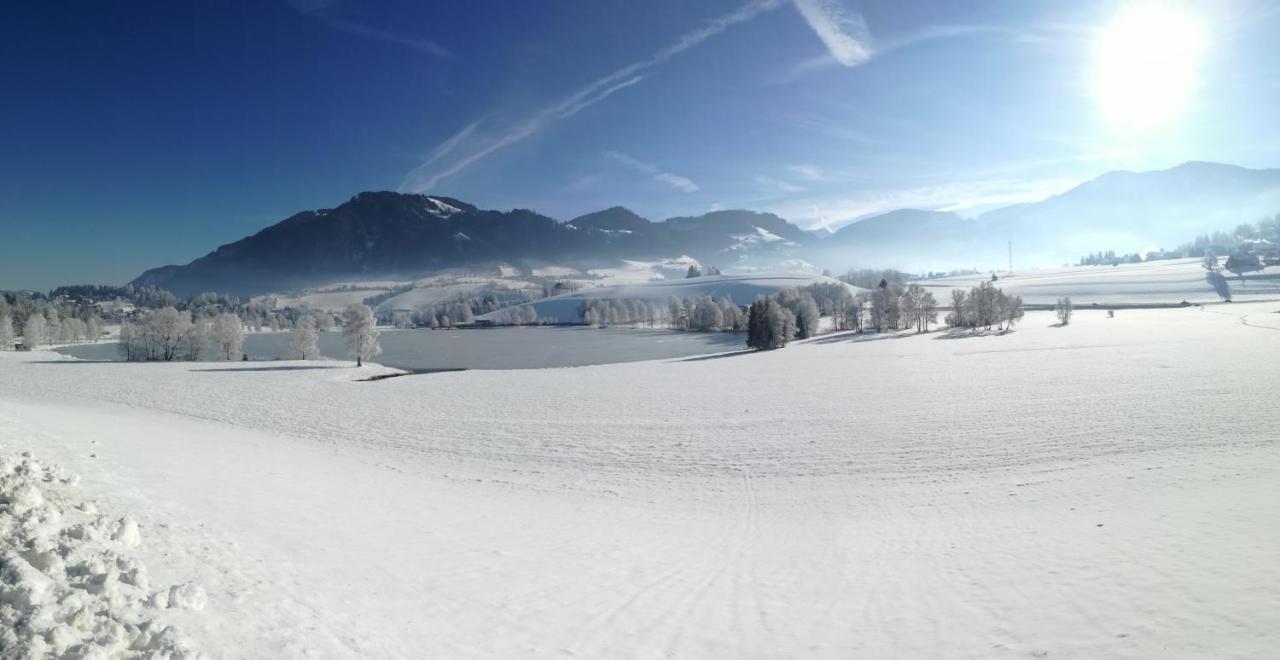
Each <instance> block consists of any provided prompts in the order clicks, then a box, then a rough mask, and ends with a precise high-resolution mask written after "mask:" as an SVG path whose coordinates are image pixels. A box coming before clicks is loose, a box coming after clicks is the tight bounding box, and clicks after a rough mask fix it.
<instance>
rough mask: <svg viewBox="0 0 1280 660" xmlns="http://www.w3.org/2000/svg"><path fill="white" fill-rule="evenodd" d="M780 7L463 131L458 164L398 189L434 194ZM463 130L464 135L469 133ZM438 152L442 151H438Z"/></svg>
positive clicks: (706, 31) (422, 170) (730, 20)
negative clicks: (521, 112) (499, 121)
mask: <svg viewBox="0 0 1280 660" xmlns="http://www.w3.org/2000/svg"><path fill="white" fill-rule="evenodd" d="M781 5H782V0H752V1H751V2H748V3H747V4H745V5H743V6H742V7H740V8H738V9H737V10H736V11H733V12H730V13H728V14H725V15H722V16H719V17H717V18H715V19H713V20H712V21H710V22H709V23H707V24H706V25H704V26H702V27H700V28H698V29H697V30H693V31H692V32H689V33H687V34H684V35H682V36H681V37H680V38H678V39H676V41H675V42H674V43H672V44H671V45H669V46H667V47H665V48H662V49H659V50H657V51H655V52H654V53H653V54H652V55H650V56H649V57H647V58H645V59H643V60H640V61H639V62H635V63H632V64H629V65H627V66H625V67H622V68H621V69H618V70H616V71H614V72H613V73H610V74H609V75H606V76H604V77H602V78H598V79H596V80H594V81H592V82H591V83H589V84H587V85H586V86H584V87H582V88H581V89H579V90H578V91H576V92H574V93H572V94H570V95H568V96H566V97H564V98H563V99H560V100H559V101H557V102H556V103H553V104H551V105H549V106H547V107H545V108H543V109H542V110H540V111H539V112H537V113H535V114H533V115H532V116H530V117H528V118H526V119H524V120H522V121H519V122H516V123H514V124H511V125H509V126H506V127H503V128H501V129H500V130H498V131H497V132H496V133H495V134H483V133H482V132H479V131H477V130H476V129H472V131H471V132H469V133H468V134H467V135H465V136H463V137H462V138H459V135H461V134H462V132H463V131H459V132H458V133H456V134H454V136H453V137H451V138H449V140H446V142H449V141H455V142H456V143H455V144H454V145H452V148H451V149H450V150H449V151H451V152H452V151H456V152H458V154H459V155H458V156H457V157H456V159H454V160H453V161H452V162H449V163H448V164H447V165H444V166H443V167H440V168H438V169H437V168H433V167H428V166H429V165H432V163H429V162H424V163H423V164H422V165H419V166H418V167H417V168H414V170H413V171H411V172H409V173H408V174H407V175H405V179H404V181H403V183H401V185H400V189H401V190H402V191H405V190H407V191H411V192H423V191H425V190H428V189H431V188H434V187H435V186H436V185H437V184H438V183H440V181H442V180H444V179H446V178H448V177H451V176H453V175H455V174H457V173H459V172H461V171H462V170H464V169H466V168H467V167H469V166H471V165H473V164H475V163H476V162H478V161H480V160H482V159H484V158H486V157H488V156H489V155H491V154H493V153H494V152H497V151H499V150H500V149H503V148H505V147H508V146H511V145H512V144H515V143H517V142H520V141H522V140H525V139H527V138H529V137H531V136H533V135H535V134H537V133H538V132H540V131H542V130H543V129H544V128H546V127H547V126H548V125H550V124H552V123H554V122H556V121H559V120H561V119H565V118H567V117H571V116H573V115H574V114H576V113H578V112H580V111H582V110H584V109H586V108H588V107H591V106H593V105H595V104H597V103H599V102H601V101H603V100H605V99H606V98H608V97H609V96H610V95H612V94H614V93H615V92H618V91H620V90H622V89H626V88H627V87H630V86H632V85H635V84H637V83H639V82H640V81H641V80H643V79H644V77H645V71H647V70H649V69H651V68H653V67H655V66H658V65H659V64H662V63H664V62H666V61H667V60H669V59H671V58H673V57H675V56H676V55H679V54H680V53H683V52H684V51H686V50H689V49H690V48H693V47H694V46H697V45H698V44H700V43H702V42H704V41H706V40H707V39H710V38H711V37H714V36H716V35H718V34H720V33H721V32H724V31H725V30H726V29H728V28H729V27H732V26H734V25H737V24H739V23H744V22H746V21H749V20H751V19H752V18H755V17H756V16H757V15H758V14H760V13H761V12H764V11H768V10H771V9H774V8H777V7H779V6H781ZM463 130H464V131H465V130H466V129H463ZM455 139H456V140H455ZM436 150H439V147H437V149H436ZM434 151H435V150H433V152H434ZM690 183H692V182H690ZM695 189H696V186H695Z"/></svg>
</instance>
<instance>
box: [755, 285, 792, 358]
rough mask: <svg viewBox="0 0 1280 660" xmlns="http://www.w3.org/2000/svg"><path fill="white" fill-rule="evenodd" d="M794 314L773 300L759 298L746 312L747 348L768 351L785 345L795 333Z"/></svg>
mask: <svg viewBox="0 0 1280 660" xmlns="http://www.w3.org/2000/svg"><path fill="white" fill-rule="evenodd" d="M795 318H796V317H795V314H793V313H792V312H791V311H790V310H788V309H785V308H784V307H783V306H782V305H780V304H778V302H777V301H776V300H774V299H773V298H760V299H759V300H756V301H755V302H754V303H751V308H750V310H749V311H748V312H747V347H748V348H754V349H756V350H770V349H774V348H782V347H783V346H786V345H787V342H788V341H790V340H791V338H792V337H793V336H795V333H796V327H795V322H796V321H795Z"/></svg>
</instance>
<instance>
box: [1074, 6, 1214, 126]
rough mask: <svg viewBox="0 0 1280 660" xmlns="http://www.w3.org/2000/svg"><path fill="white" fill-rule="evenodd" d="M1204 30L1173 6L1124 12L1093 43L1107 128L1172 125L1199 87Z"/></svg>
mask: <svg viewBox="0 0 1280 660" xmlns="http://www.w3.org/2000/svg"><path fill="white" fill-rule="evenodd" d="M1205 46H1206V43H1205V30H1204V27H1203V26H1202V25H1201V24H1200V23H1199V22H1198V21H1197V20H1196V18H1195V17H1194V16H1192V15H1191V14H1188V13H1186V12H1184V11H1181V10H1179V9H1178V8H1176V7H1174V6H1171V5H1169V4H1157V3H1150V2H1149V3H1143V4H1134V5H1130V6H1128V7H1126V8H1124V9H1123V10H1121V11H1120V13H1119V14H1117V15H1116V16H1115V17H1114V18H1112V19H1111V21H1110V22H1108V23H1107V24H1106V25H1105V26H1104V27H1103V28H1102V29H1101V30H1100V31H1099V33H1098V37H1097V41H1096V42H1095V43H1094V53H1093V55H1094V61H1093V67H1094V95H1095V97H1096V100H1097V102H1098V107H1099V110H1100V111H1101V114H1102V117H1103V118H1104V120H1105V121H1106V123H1107V124H1108V126H1110V127H1112V128H1114V129H1118V130H1121V131H1127V132H1150V131H1154V130H1157V129H1161V128H1166V127H1168V126H1169V125H1171V124H1172V123H1173V122H1174V121H1175V120H1176V119H1177V118H1178V117H1179V116H1180V115H1182V113H1183V112H1184V111H1185V110H1186V108H1187V106H1188V104H1189V103H1190V102H1191V100H1192V96H1193V94H1194V93H1195V88H1196V86H1197V76H1198V69H1199V65H1200V60H1201V57H1202V55H1203V53H1204V51H1205Z"/></svg>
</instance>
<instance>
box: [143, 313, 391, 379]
mask: <svg viewBox="0 0 1280 660" xmlns="http://www.w3.org/2000/svg"><path fill="white" fill-rule="evenodd" d="M338 325H340V326H341V328H342V334H343V337H344V339H345V340H346V344H347V350H348V353H349V354H350V355H351V356H352V357H354V358H355V359H356V364H357V366H360V365H362V364H363V362H364V360H368V359H370V358H373V357H375V356H377V355H379V354H380V353H381V352H382V346H381V343H380V342H379V340H378V332H377V321H376V319H375V318H374V315H373V310H372V309H370V308H369V307H368V306H367V305H362V304H354V305H350V306H348V307H347V308H346V309H345V310H343V312H342V314H341V316H340V321H339V322H338ZM246 327H247V326H246V325H245V323H244V320H243V319H241V318H240V317H239V316H237V315H235V314H232V313H230V312H224V313H221V314H217V315H214V316H200V315H198V314H195V313H193V312H192V311H191V310H179V309H177V308H174V307H164V308H161V309H153V310H147V311H146V312H144V313H143V314H141V315H138V316H136V317H134V318H131V319H129V320H126V321H125V322H124V323H123V324H121V326H120V342H119V349H120V353H121V355H122V356H123V357H124V358H125V359H126V360H129V361H132V362H148V361H162V362H171V361H175V360H190V361H197V360H247V359H248V355H246V354H245V353H244V334H245V329H246ZM325 329H326V328H324V327H322V324H321V322H320V321H319V320H318V318H317V317H316V316H312V315H302V316H300V317H298V318H297V319H296V320H295V321H293V322H292V329H291V330H290V332H289V351H290V355H289V356H288V357H292V358H295V359H299V360H311V359H315V358H317V357H320V333H321V332H323V331H324V330H325Z"/></svg>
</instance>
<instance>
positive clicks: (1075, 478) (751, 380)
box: [0, 304, 1280, 658]
mask: <svg viewBox="0 0 1280 660" xmlns="http://www.w3.org/2000/svg"><path fill="white" fill-rule="evenodd" d="M1277 309H1280V305H1276V304H1248V305H1244V304H1241V305H1236V306H1235V307H1226V306H1218V307H1214V308H1212V309H1209V308H1206V309H1204V310H1201V309H1197V308H1189V309H1171V310H1141V311H1123V312H1120V313H1119V314H1117V316H1116V318H1114V319H1107V318H1105V316H1104V315H1103V314H1101V313H1094V312H1090V311H1087V310H1084V311H1080V312H1078V314H1077V318H1076V319H1074V320H1073V323H1072V325H1071V326H1068V327H1066V328H1052V327H1049V325H1050V323H1051V320H1050V317H1049V315H1048V314H1047V313H1036V312H1033V313H1031V314H1029V315H1028V317H1027V319H1026V321H1025V322H1024V323H1023V324H1022V325H1021V326H1019V328H1018V330H1017V332H1014V333H1012V334H1010V335H1006V336H1000V337H996V336H989V337H962V338H948V335H946V334H945V333H931V334H930V335H925V336H911V335H905V334H904V335H903V336H893V337H876V336H874V335H864V336H849V335H844V336H841V335H833V336H826V337H821V338H818V339H816V340H813V341H809V342H803V343H799V344H795V345H793V346H791V347H788V348H786V349H783V350H781V351H775V352H771V353H767V354H737V353H730V354H726V355H725V356H720V357H713V358H694V359H686V360H672V361H657V362H643V363H632V364H618V365H604V366H595V367H582V368H570V369H547V370H527V371H472V372H462V373H449V374H435V375H429V376H409V377H405V378H392V379H386V380H381V381H377V382H356V379H357V378H363V377H366V376H369V375H373V374H375V373H382V372H385V371H386V370H384V369H382V368H380V367H375V366H367V367H365V368H363V369H361V370H357V369H354V368H352V367H350V366H349V363H332V362H312V363H272V364H271V365H266V366H264V365H240V364H226V363H223V364H216V363H214V364H191V363H181V364H104V363H88V362H78V361H74V360H64V359H60V358H59V357H58V356H55V355H54V354H52V353H32V354H15V353H7V354H0V445H2V446H3V451H4V452H5V453H13V452H21V451H33V452H35V455H36V456H37V457H38V458H39V459H41V460H42V461H45V460H47V461H49V462H50V463H53V464H57V465H60V466H62V467H63V468H64V469H65V470H66V471H68V472H75V473H79V474H80V475H82V478H81V480H80V483H79V485H78V486H77V487H78V489H79V491H80V492H82V493H84V495H83V497H84V498H88V499H93V500H95V501H96V502H97V506H98V507H99V508H100V509H101V510H102V511H110V512H111V514H110V515H109V516H108V518H107V520H108V521H113V520H118V519H119V518H121V517H123V516H125V515H129V516H131V517H132V520H134V521H135V522H136V523H137V525H138V528H139V529H140V530H141V536H142V538H143V542H142V543H140V544H139V545H137V546H135V547H130V548H129V549H128V551H129V556H130V557H132V558H134V560H136V561H138V562H139V563H140V564H145V565H146V567H147V568H148V569H149V571H150V572H149V576H150V584H151V587H150V589H149V591H148V593H147V597H148V598H150V597H151V595H152V594H151V593H150V592H153V591H159V590H160V588H161V587H163V586H172V585H182V584H187V583H192V584H195V585H199V586H200V587H201V589H202V590H203V591H204V592H205V593H206V594H207V601H208V602H207V604H206V606H205V607H204V608H203V609H202V610H200V611H195V610H184V609H165V610H158V611H157V612H156V613H155V616H156V617H158V618H159V619H158V620H160V621H161V622H162V623H163V624H164V625H174V626H176V627H177V628H180V629H181V630H182V631H183V632H184V633H186V634H187V635H189V636H190V638H191V640H193V642H194V643H195V644H196V645H198V647H199V648H201V649H203V650H204V651H205V652H207V653H209V654H210V655H212V656H215V657H281V656H286V657H296V656H304V655H316V656H320V657H394V658H409V657H424V656H451V657H458V656H488V657H512V656H557V655H564V654H569V653H572V654H576V655H578V656H585V657H604V656H609V657H618V656H622V657H655V656H666V655H672V656H677V657H708V656H714V657H781V656H791V657H794V656H819V657H849V656H858V657H894V656H896V657H903V656H906V657H938V656H951V657H957V656H961V657H1011V658H1012V657H1028V656H1032V657H1034V656H1036V655H1043V654H1046V653H1047V654H1048V657H1150V656H1156V655H1170V654H1172V655H1176V656H1178V657H1204V658H1210V657H1213V658H1222V657H1257V656H1259V655H1266V654H1267V653H1269V652H1270V651H1271V650H1272V649H1274V648H1275V647H1276V646H1277V645H1280V633H1277V632H1276V631H1277V630H1280V592H1277V590H1275V589H1273V588H1271V585H1274V584H1276V583H1277V582H1278V581H1280V564H1277V562H1275V561H1274V557H1275V556H1276V554H1277V552H1280V525H1277V524H1276V523H1275V521H1276V520H1280V497H1277V495H1280V492H1278V491H1277V487H1276V485H1275V484H1277V483H1280V480H1278V478H1280V448H1278V447H1277V446H1276V442H1277V438H1276V433H1275V430H1276V429H1277V428H1280V407H1277V406H1276V405H1275V404H1274V395H1273V393H1271V391H1270V388H1268V387H1266V384H1265V382H1264V381H1265V376H1263V375H1261V372H1260V370H1261V369H1262V368H1264V365H1268V364H1271V363H1274V362H1275V361H1276V360H1277V359H1278V358H1280V314H1275V313H1274V312H1275V311H1276V310H1277ZM1241 317H1244V319H1243V321H1242V319H1241ZM1260 378H1262V379H1264V381H1260V380H1259V379H1260ZM922 402H923V404H922ZM64 486H65V487H69V485H59V486H57V487H58V488H63V487H64ZM51 487H52V486H51ZM79 497H81V496H79V495H75V496H72V500H71V501H74V500H75V498H79ZM104 529H107V528H104ZM7 542H13V541H12V540H7ZM104 543H108V541H104ZM111 543H114V542H111ZM105 547H108V548H114V547H115V546H105ZM112 551H113V552H116V551H117V550H114V549H113V550H112ZM120 551H123V549H121V550H120ZM121 590H122V591H127V590H126V589H125V587H123V586H122V587H121ZM138 597H139V598H141V597H142V595H141V592H138Z"/></svg>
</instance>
